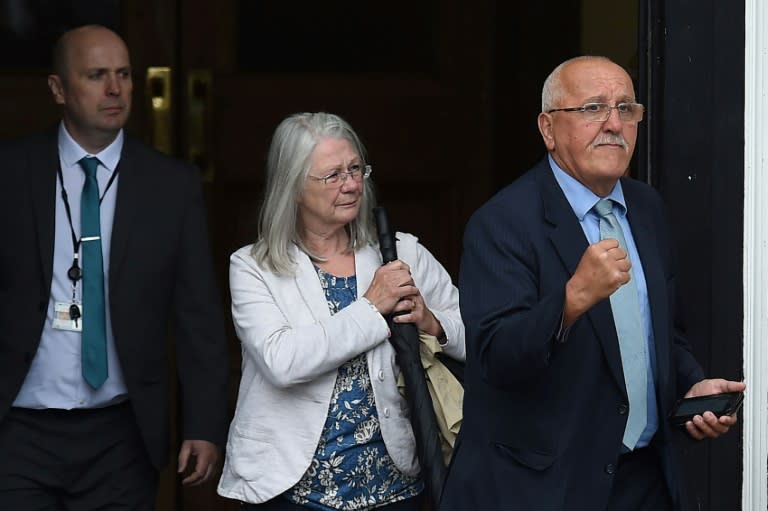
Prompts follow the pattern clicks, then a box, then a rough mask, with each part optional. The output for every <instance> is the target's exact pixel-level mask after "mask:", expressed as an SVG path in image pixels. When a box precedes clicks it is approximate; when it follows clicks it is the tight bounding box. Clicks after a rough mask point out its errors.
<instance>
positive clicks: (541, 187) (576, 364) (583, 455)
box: [440, 57, 745, 511]
mask: <svg viewBox="0 0 768 511" xmlns="http://www.w3.org/2000/svg"><path fill="white" fill-rule="evenodd" d="M643 113H644V109H643V106H642V105H641V104H638V103H637V102H636V100H635V92H634V88H633V86H632V80H631V79H630V77H629V75H628V74H627V73H626V72H625V71H624V70H623V69H622V68H621V67H619V66H618V65H616V64H615V63H613V62H611V61H610V60H608V59H606V58H603V57H577V58H575V59H571V60H569V61H566V62H564V63H563V64H561V65H560V66H558V67H557V68H556V69H555V70H554V71H553V72H552V73H551V74H550V76H549V77H548V78H547V80H546V81H545V83H544V88H543V91H542V113H541V114H539V117H538V126H539V131H540V132H541V135H542V138H543V140H544V144H545V146H546V148H547V151H548V153H549V154H548V155H547V157H546V158H545V159H544V160H542V161H541V162H540V163H539V164H538V165H537V166H535V167H534V168H533V169H531V170H530V171H529V172H527V173H526V174H525V175H523V176H522V177H521V178H520V179H518V180H517V181H516V182H514V183H513V184H511V185H510V186H508V187H507V188H505V189H504V190H502V191H501V192H499V193H498V194H497V195H496V196H495V197H494V198H492V199H491V200H490V201H489V202H488V203H486V204H485V205H484V206H483V207H482V208H481V209H480V210H479V211H477V212H476V213H475V214H474V216H473V217H472V219H471V220H470V222H469V224H468V226H467V229H466V233H465V239H464V255H463V259H462V264H461V274H460V279H459V290H460V295H461V313H462V318H463V320H464V323H465V327H466V345H467V362H466V374H465V386H466V387H465V391H466V393H465V399H464V403H465V404H464V424H463V427H462V431H461V433H460V435H459V439H458V440H457V447H456V450H455V454H454V462H453V465H452V467H451V468H450V472H449V475H448V481H447V483H446V488H445V491H444V493H443V498H442V503H441V507H440V509H441V511H463V510H467V509H521V510H522V509H524V510H526V511H536V510H541V511H556V510H565V509H568V510H569V511H570V510H585V511H587V510H588V511H596V510H611V511H619V510H620V511H628V510H653V511H664V510H677V509H682V508H684V506H685V504H684V502H685V496H684V492H683V491H682V486H683V485H682V484H681V476H680V462H679V460H678V456H677V453H676V452H675V449H674V447H675V445H676V443H677V442H678V440H679V438H680V437H682V436H683V435H685V434H687V435H688V436H690V437H692V438H694V439H703V438H714V437H717V436H719V435H721V434H723V433H725V432H727V431H728V429H729V428H730V427H731V426H733V425H734V424H735V423H736V417H735V416H731V415H724V416H721V417H717V416H716V415H715V414H713V413H712V412H709V411H707V412H705V413H703V414H700V415H696V416H695V417H693V418H692V419H691V420H689V421H687V422H686V423H685V424H684V425H683V426H682V427H678V426H674V425H672V424H671V423H670V422H669V421H668V420H667V416H668V414H669V412H670V410H671V409H672V408H673V406H674V405H675V402H676V401H677V400H678V399H679V398H682V397H683V396H686V397H690V396H700V395H708V394H718V393H723V392H734V391H735V392H740V391H743V390H744V388H745V385H744V384H743V383H740V382H733V381H727V380H723V379H712V380H707V379H704V373H703V371H702V369H701V366H700V365H699V364H698V363H697V362H696V360H694V357H693V356H692V354H691V352H690V347H689V345H688V343H687V342H686V340H685V338H684V337H683V335H682V329H681V328H680V327H679V321H678V320H677V316H676V314H675V312H676V311H675V310H674V301H675V300H674V298H675V270H674V268H673V264H672V259H673V256H672V246H671V242H670V232H669V230H668V228H667V222H666V221H665V219H664V216H663V214H662V211H663V206H662V203H661V199H660V197H659V195H658V194H657V193H656V192H655V191H654V190H652V189H651V188H650V187H648V186H647V185H645V184H643V183H640V182H638V181H635V180H633V179H631V178H629V177H627V176H626V174H627V170H628V167H629V162H630V159H631V157H632V153H633V151H634V148H635V141H636V139H637V125H638V122H640V121H641V120H642V119H643Z"/></svg>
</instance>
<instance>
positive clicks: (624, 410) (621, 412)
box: [616, 403, 628, 415]
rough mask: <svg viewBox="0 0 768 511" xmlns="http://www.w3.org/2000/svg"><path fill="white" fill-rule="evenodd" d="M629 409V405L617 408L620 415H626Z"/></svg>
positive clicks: (621, 405)
mask: <svg viewBox="0 0 768 511" xmlns="http://www.w3.org/2000/svg"><path fill="white" fill-rule="evenodd" d="M627 409H628V408H627V405H625V404H624V403H622V404H620V405H619V406H617V407H616V410H617V411H618V412H619V415H626V414H627Z"/></svg>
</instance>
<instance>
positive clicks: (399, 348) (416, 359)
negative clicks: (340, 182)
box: [373, 208, 446, 509]
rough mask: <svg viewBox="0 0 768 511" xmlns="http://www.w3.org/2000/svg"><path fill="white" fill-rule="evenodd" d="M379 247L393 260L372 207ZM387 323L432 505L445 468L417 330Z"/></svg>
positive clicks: (385, 230) (389, 239)
mask: <svg viewBox="0 0 768 511" xmlns="http://www.w3.org/2000/svg"><path fill="white" fill-rule="evenodd" d="M373 214H374V218H375V219H376V230H377V232H378V236H379V249H380V250H381V257H382V259H383V260H384V264H387V263H389V262H391V261H394V260H395V259H397V246H396V240H395V233H394V231H392V230H391V229H390V226H389V218H388V216H387V212H386V210H385V209H384V208H374V210H373ZM386 319H387V323H388V324H389V330H390V332H391V334H390V337H389V342H390V343H391V344H392V347H393V348H394V349H395V354H396V357H397V365H398V366H399V367H400V372H401V373H402V375H403V379H404V380H405V400H406V402H407V403H408V409H409V410H410V419H411V426H412V427H413V434H414V436H415V437H416V456H417V458H418V460H419V465H420V466H421V475H422V478H423V479H424V484H425V485H426V487H427V492H428V495H429V498H430V500H431V502H432V506H433V508H435V509H436V508H437V505H438V503H439V502H440V494H441V493H442V491H443V481H444V480H445V475H446V468H445V464H444V463H443V454H442V450H441V446H440V434H439V429H438V426H437V420H436V419H435V412H434V407H433V405H432V397H431V396H430V395H429V387H428V386H427V380H426V377H425V374H424V368H423V367H422V365H421V357H420V354H419V331H418V330H417V329H416V325H414V324H413V323H395V322H394V321H392V315H390V316H388V317H387V318H386Z"/></svg>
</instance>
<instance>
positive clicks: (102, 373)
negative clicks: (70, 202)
mask: <svg viewBox="0 0 768 511" xmlns="http://www.w3.org/2000/svg"><path fill="white" fill-rule="evenodd" d="M78 163H79V164H80V166H81V167H82V168H83V170H84V171H85V184H84V185H83V194H82V196H81V198H80V241H81V245H80V246H81V254H82V262H83V319H82V321H83V334H82V348H81V349H82V355H81V360H82V366H83V378H85V381H87V382H88V384H89V385H90V386H91V387H93V388H94V389H98V388H99V387H101V385H102V384H103V383H104V381H106V379H107V376H108V370H107V327H106V315H105V314H106V311H105V305H104V263H103V260H102V254H101V224H100V219H99V183H98V181H97V180H96V169H97V168H98V167H99V160H98V159H97V158H93V157H85V158H83V159H82V160H80V161H79V162H78Z"/></svg>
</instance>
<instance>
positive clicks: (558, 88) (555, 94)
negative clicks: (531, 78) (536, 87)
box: [541, 55, 618, 112]
mask: <svg viewBox="0 0 768 511" xmlns="http://www.w3.org/2000/svg"><path fill="white" fill-rule="evenodd" d="M586 60H598V61H603V62H610V63H612V64H616V63H615V62H613V61H612V60H611V59H609V58H608V57H603V56H600V55H581V56H578V57H573V58H572V59H568V60H566V61H565V62H563V63H561V64H560V65H559V66H557V67H556V68H555V69H554V70H553V71H552V72H551V73H549V76H548V77H547V79H546V80H544V87H542V89H541V111H542V112H548V111H550V110H552V109H553V108H558V105H559V104H560V100H561V99H562V98H563V80H562V73H563V69H565V68H566V67H567V66H569V65H571V64H573V63H575V62H581V61H586ZM617 65H618V64H617Z"/></svg>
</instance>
